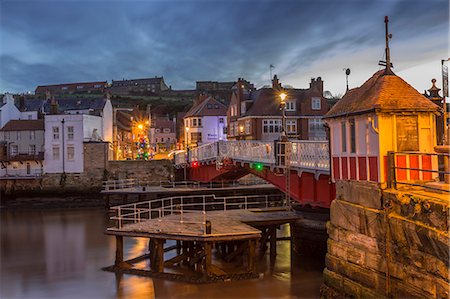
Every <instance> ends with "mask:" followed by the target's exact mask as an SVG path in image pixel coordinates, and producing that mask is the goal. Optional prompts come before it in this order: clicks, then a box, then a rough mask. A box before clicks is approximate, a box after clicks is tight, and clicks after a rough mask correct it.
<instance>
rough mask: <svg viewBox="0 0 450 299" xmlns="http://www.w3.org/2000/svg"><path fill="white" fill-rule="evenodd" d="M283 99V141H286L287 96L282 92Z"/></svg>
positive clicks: (281, 97)
mask: <svg viewBox="0 0 450 299" xmlns="http://www.w3.org/2000/svg"><path fill="white" fill-rule="evenodd" d="M279 96H280V99H281V140H282V141H286V139H287V136H286V97H287V95H286V94H285V93H284V92H282V93H280V95H279Z"/></svg>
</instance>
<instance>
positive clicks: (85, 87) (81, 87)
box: [34, 81, 108, 95]
mask: <svg viewBox="0 0 450 299" xmlns="http://www.w3.org/2000/svg"><path fill="white" fill-rule="evenodd" d="M107 86H108V83H107V82H106V81H98V82H79V83H65V84H54V85H39V86H38V87H36V90H35V91H34V93H35V94H46V93H51V94H52V95H58V94H76V93H103V92H104V90H105V89H106V87H107Z"/></svg>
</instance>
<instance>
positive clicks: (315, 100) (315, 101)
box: [311, 97, 321, 110]
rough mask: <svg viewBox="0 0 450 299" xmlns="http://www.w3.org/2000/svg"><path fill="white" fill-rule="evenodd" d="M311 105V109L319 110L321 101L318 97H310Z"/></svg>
mask: <svg viewBox="0 0 450 299" xmlns="http://www.w3.org/2000/svg"><path fill="white" fill-rule="evenodd" d="M311 106H312V109H313V110H320V109H321V102H320V98H319V97H313V98H312V99H311Z"/></svg>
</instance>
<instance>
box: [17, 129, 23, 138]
mask: <svg viewBox="0 0 450 299" xmlns="http://www.w3.org/2000/svg"><path fill="white" fill-rule="evenodd" d="M20 139H22V134H21V132H20V131H17V140H20Z"/></svg>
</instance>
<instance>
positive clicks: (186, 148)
mask: <svg viewBox="0 0 450 299" xmlns="http://www.w3.org/2000/svg"><path fill="white" fill-rule="evenodd" d="M184 129H185V131H186V134H185V136H184V150H185V155H186V157H185V158H186V161H185V162H186V163H185V165H184V181H185V182H186V168H187V165H188V163H189V152H188V136H189V127H185V128H184Z"/></svg>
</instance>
